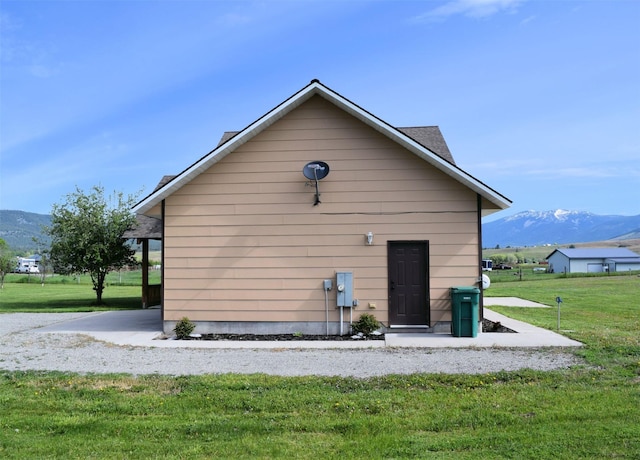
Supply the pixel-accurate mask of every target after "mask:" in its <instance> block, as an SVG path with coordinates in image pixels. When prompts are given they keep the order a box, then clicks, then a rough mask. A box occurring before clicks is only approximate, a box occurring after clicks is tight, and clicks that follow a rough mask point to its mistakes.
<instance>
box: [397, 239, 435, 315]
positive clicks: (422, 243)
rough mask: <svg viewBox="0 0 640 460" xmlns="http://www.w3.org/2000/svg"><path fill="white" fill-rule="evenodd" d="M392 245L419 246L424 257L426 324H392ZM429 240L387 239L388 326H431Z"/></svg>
mask: <svg viewBox="0 0 640 460" xmlns="http://www.w3.org/2000/svg"><path fill="white" fill-rule="evenodd" d="M393 245H413V246H419V247H420V248H421V253H422V256H423V257H424V278H423V287H424V296H425V297H424V299H423V300H424V309H425V311H424V314H425V318H426V324H424V325H422V324H420V325H413V324H393V323H392V321H391V318H392V314H391V313H392V309H393V308H396V306H395V305H392V301H391V291H392V289H391V281H392V280H391V262H392V258H391V250H392V246H393ZM429 291H430V287H429V240H392V241H387V293H388V297H387V298H388V315H389V327H390V328H420V327H431V302H430V297H429ZM394 316H395V315H394Z"/></svg>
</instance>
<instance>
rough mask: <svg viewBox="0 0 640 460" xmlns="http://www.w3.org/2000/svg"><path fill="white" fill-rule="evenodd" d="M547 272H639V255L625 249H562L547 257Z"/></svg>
mask: <svg viewBox="0 0 640 460" xmlns="http://www.w3.org/2000/svg"><path fill="white" fill-rule="evenodd" d="M547 260H548V261H549V271H553V272H556V273H602V272H607V271H608V272H622V271H629V270H640V255H638V254H636V253H635V252H633V251H631V250H630V249H627V248H563V249H556V250H554V251H553V252H552V253H551V254H549V256H547Z"/></svg>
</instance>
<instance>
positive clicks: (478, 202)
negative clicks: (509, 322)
mask: <svg viewBox="0 0 640 460" xmlns="http://www.w3.org/2000/svg"><path fill="white" fill-rule="evenodd" d="M476 208H477V209H476V213H477V215H478V263H477V264H476V267H478V279H479V280H480V305H479V306H478V308H479V312H478V319H479V320H480V321H482V320H483V319H484V290H483V289H482V197H481V196H480V194H479V193H478V194H476Z"/></svg>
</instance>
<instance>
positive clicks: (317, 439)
mask: <svg viewBox="0 0 640 460" xmlns="http://www.w3.org/2000/svg"><path fill="white" fill-rule="evenodd" d="M9 287H11V286H9ZM38 287H39V286H38ZM58 287H60V288H66V287H67V286H66V285H65V286H62V285H60V286H58ZM5 289H7V287H5ZM109 289H111V287H110V288H109ZM89 290H90V287H89ZM106 292H108V291H106ZM4 294H5V293H0V295H4ZM487 295H491V296H512V295H516V296H520V297H523V298H527V299H530V300H535V301H539V302H543V303H547V304H551V305H555V304H554V299H555V297H556V296H558V295H560V296H561V297H562V298H563V300H564V303H563V305H562V323H561V326H562V329H570V330H572V331H573V332H569V333H567V335H569V336H571V337H573V338H576V339H578V340H582V341H583V342H585V344H586V346H585V347H584V349H583V350H576V351H574V352H575V353H578V354H579V355H581V356H583V357H584V359H585V365H583V366H578V367H576V368H572V369H569V370H564V371H553V372H541V371H519V372H499V373H493V374H485V375H468V376H467V375H461V376H457V375H441V374H416V375H410V376H395V375H392V376H386V377H378V378H368V379H356V378H321V377H295V378H294V377H269V376H265V375H247V376H245V375H221V376H218V375H205V376H188V377H171V376H158V375H153V376H145V377H137V378H134V377H131V376H126V375H117V376H114V375H88V376H85V375H78V374H63V373H36V372H27V373H23V372H2V373H0V407H1V408H2V411H3V412H2V416H0V457H2V458H20V459H23V458H62V457H64V458H118V459H121V458H145V459H146V458H163V459H164V458H167V459H174V458H175V459H178V458H180V459H182V458H189V459H191V458H438V459H496V458H498V459H500V458H505V459H507V458H508V459H558V458H562V459H565V458H569V459H572V458H575V459H585V458H587V459H589V458H592V459H601V458H629V459H631V458H640V301H639V300H638V299H639V297H640V278H638V277H637V276H627V277H601V278H568V279H550V278H549V279H544V278H542V279H541V280H540V281H530V282H509V283H493V285H492V286H491V288H490V291H487ZM492 308H494V307H492ZM494 309H495V310H498V311H500V312H502V313H504V314H506V315H508V316H511V317H514V318H518V319H522V320H525V321H530V322H532V323H535V324H538V325H541V326H543V327H548V328H551V329H555V326H556V322H555V321H556V310H555V309H554V308H551V309H533V308H530V309H524V308H509V307H495V308H494ZM0 320H1V315H0ZM2 340H5V338H3V339H2ZM274 353H278V351H274ZM549 353H553V351H552V350H550V351H549ZM425 359H429V351H425ZM184 365H185V369H186V368H188V365H189V362H188V352H187V353H185V355H184Z"/></svg>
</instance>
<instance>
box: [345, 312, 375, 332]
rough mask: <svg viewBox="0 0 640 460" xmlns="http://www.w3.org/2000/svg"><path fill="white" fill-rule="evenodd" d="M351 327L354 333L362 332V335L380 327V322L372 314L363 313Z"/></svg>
mask: <svg viewBox="0 0 640 460" xmlns="http://www.w3.org/2000/svg"><path fill="white" fill-rule="evenodd" d="M351 327H352V328H353V332H355V333H358V332H362V333H363V334H364V335H369V334H371V333H372V332H373V331H375V330H377V329H379V328H380V322H379V321H378V320H377V319H376V317H375V316H373V315H372V314H369V313H363V314H361V315H360V318H359V319H358V321H356V322H355V323H353V324H352V325H351Z"/></svg>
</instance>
